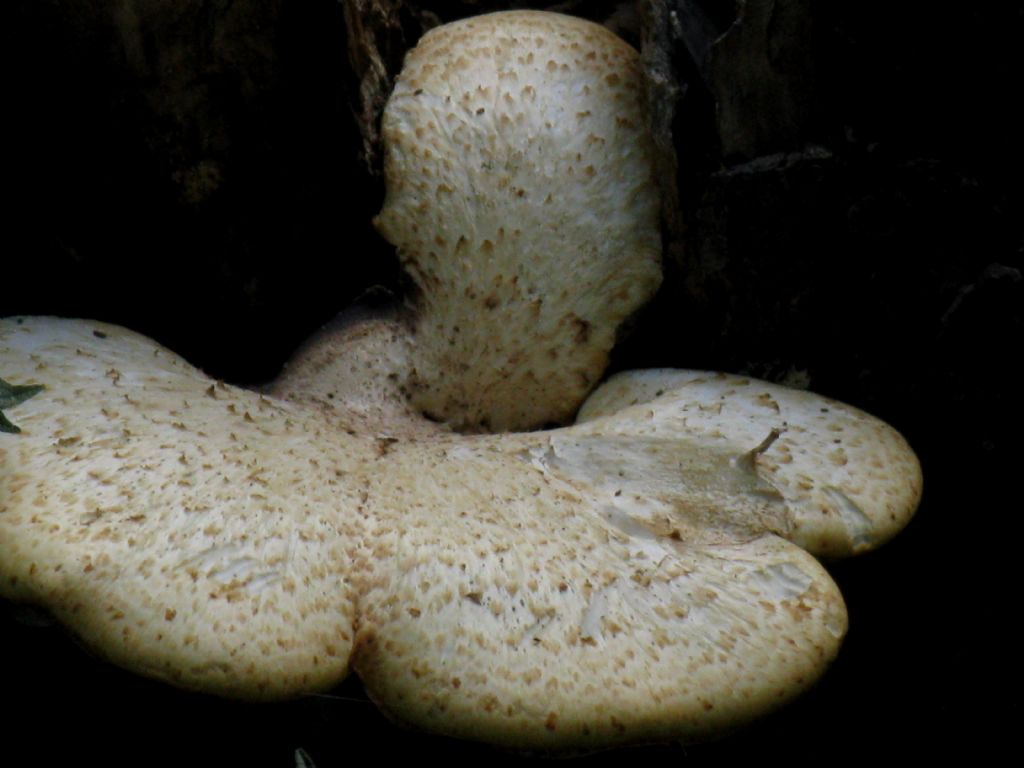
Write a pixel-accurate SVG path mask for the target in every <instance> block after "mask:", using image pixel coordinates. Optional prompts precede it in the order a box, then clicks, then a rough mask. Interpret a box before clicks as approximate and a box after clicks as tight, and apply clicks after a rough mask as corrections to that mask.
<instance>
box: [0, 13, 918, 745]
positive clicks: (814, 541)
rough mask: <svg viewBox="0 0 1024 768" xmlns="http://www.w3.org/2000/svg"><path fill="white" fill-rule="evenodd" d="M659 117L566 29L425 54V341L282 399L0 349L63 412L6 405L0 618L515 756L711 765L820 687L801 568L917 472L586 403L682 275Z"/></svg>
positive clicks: (324, 344)
mask: <svg viewBox="0 0 1024 768" xmlns="http://www.w3.org/2000/svg"><path fill="white" fill-rule="evenodd" d="M591 54H593V55H591ZM531 56H532V58H531ZM470 59H471V60H470ZM513 61H515V62H517V67H516V68H515V69H513V68H512V63H511V62H513ZM471 77H476V78H478V79H479V82H480V83H482V84H483V85H473V82H475V81H471V80H470V78H471ZM488 89H490V90H488ZM531 92H533V93H535V94H536V98H537V100H538V101H542V102H543V105H544V106H543V107H542V108H541V111H540V115H541V116H540V117H538V116H537V115H538V113H537V112H536V111H534V110H535V108H536V107H535V106H533V105H531V102H530V98H531V97H529V96H526V97H524V98H525V99H526V101H525V102H523V101H520V100H519V99H520V97H523V94H529V93H531ZM641 92H642V89H641V84H640V74H639V70H638V68H637V63H636V55H635V53H634V52H632V51H631V49H629V48H628V47H627V46H625V44H624V43H622V42H621V41H619V40H617V38H614V37H613V36H612V35H611V34H610V33H608V32H606V31H604V30H602V29H601V28H600V27H597V26H594V25H592V24H589V23H587V22H583V21H580V20H577V19H571V18H569V17H562V16H554V15H551V14H541V13H511V14H496V15H493V16H486V17H479V18H477V19H474V20H471V21H468V22H462V23H457V24H454V25H449V26H448V27H443V28H440V29H438V30H436V31H434V32H432V33H430V34H428V36H427V37H426V38H425V39H424V41H423V42H422V43H421V45H420V46H419V47H418V48H417V49H416V50H415V51H413V52H412V53H411V54H410V56H409V60H408V63H407V70H406V73H405V74H403V76H402V78H401V80H400V82H399V84H398V86H397V88H396V95H395V97H394V99H393V100H392V103H391V104H390V105H389V107H388V114H387V115H386V116H385V123H384V126H385V135H386V136H387V137H388V142H389V145H388V149H389V156H388V161H387V162H388V174H389V175H388V185H389V192H388V200H387V203H386V205H385V209H384V212H382V214H381V217H380V226H381V229H382V230H383V232H384V233H385V234H386V236H387V237H388V238H389V239H391V240H392V241H393V242H395V243H396V244H397V245H398V246H399V248H400V251H401V254H402V258H403V262H404V263H405V264H406V266H407V268H408V269H409V271H410V273H411V274H412V275H413V277H414V279H415V280H416V281H417V283H418V285H419V288H420V294H419V296H418V298H417V299H416V300H415V301H413V302H412V304H411V309H412V313H411V314H410V315H409V316H410V317H412V318H413V319H412V320H410V321H407V320H405V319H403V318H405V317H406V314H405V313H396V314H394V315H393V316H387V317H380V318H357V319H350V320H347V321H341V322H339V323H338V324H337V325H336V326H334V327H331V328H328V329H325V330H324V331H323V332H322V333H321V334H319V335H318V336H317V337H315V338H314V339H312V340H311V341H310V342H309V344H308V345H307V346H306V347H305V348H303V349H302V350H300V352H299V353H298V354H297V355H296V357H295V359H294V360H293V362H292V363H291V364H290V365H289V367H288V369H287V370H286V371H285V373H284V374H283V375H282V377H281V378H280V379H279V380H278V381H277V382H275V383H274V385H272V386H271V387H270V388H269V389H268V390H267V391H266V392H263V393H259V392H252V391H248V390H244V389H240V388H237V387H233V386H230V385H226V384H223V383H221V382H217V381H212V380H210V379H209V378H208V377H206V376H205V375H204V374H203V373H202V372H200V371H198V370H196V369H195V368H193V367H192V366H190V365H189V364H188V363H187V362H186V361H184V360H183V359H181V358H179V357H177V356H176V355H174V354H173V353H172V352H169V351H168V350H166V349H163V348H161V347H160V346H159V345H157V344H156V343H155V342H153V341H150V340H148V339H145V338H144V337H141V336H139V335H137V334H134V333H132V332H130V331H126V330H124V329H121V328H117V327H114V326H109V325H104V324H102V323H97V322H90V321H83V320H58V319H53V318H12V319H8V320H4V321H0V377H2V378H3V380H4V381H5V382H7V383H8V384H10V385H18V386H24V385H42V386H43V387H45V388H44V389H43V390H42V391H40V392H38V393H35V394H33V395H32V396H30V397H27V398H24V397H23V398H14V397H10V398H8V401H5V402H6V409H5V410H4V415H5V417H6V418H7V419H9V422H10V423H11V424H12V425H15V426H16V427H17V428H19V429H20V430H21V431H20V432H18V433H13V432H10V433H3V434H0V595H2V596H3V597H5V598H7V599H9V600H15V601H21V602H26V603H32V604H36V605H40V606H42V607H44V608H46V609H47V610H49V611H50V612H52V613H53V614H54V615H55V616H56V617H57V618H58V619H59V620H60V621H62V622H63V623H65V624H66V625H67V626H68V627H70V628H71V629H72V630H73V631H75V632H76V633H77V634H78V635H79V636H80V637H81V638H82V639H83V640H84V641H85V642H86V643H87V644H88V645H89V646H91V647H92V648H94V649H96V650H97V651H99V652H100V653H102V654H103V655H105V656H106V657H108V658H109V659H111V660H112V661H113V662H115V663H117V664H119V665H121V666H124V667H126V668H128V669H132V670H135V671H137V672H140V673H142V674H146V675H149V676H153V677H157V678H161V679H165V680H167V681H169V682H172V683H174V684H176V685H181V686H186V687H189V688H194V689H199V690H204V691H209V692H211V693H216V694H222V695H228V696H236V697H243V698H254V699H268V698H279V697H287V696H295V695H300V694H303V693H307V692H312V691H319V690H325V689H327V688H330V687H331V686H332V685H335V684H336V683H338V682H340V681H341V680H342V679H343V678H344V677H345V676H346V674H347V673H348V672H349V671H350V670H351V671H354V672H356V674H358V675H359V677H360V678H361V679H362V681H363V683H364V684H365V686H366V689H367V691H368V693H369V695H370V696H371V698H373V699H374V700H375V701H376V702H377V703H378V704H379V705H380V706H381V707H382V709H384V710H385V711H386V712H387V713H388V714H389V715H391V716H392V717H394V718H395V719H397V720H399V721H401V722H403V723H407V724H411V725H413V726H416V727H420V728H425V729H429V730H432V731H436V732H440V733H444V734H450V735H453V736H459V737H464V738H469V739H476V740H481V741H487V742H492V743H495V744H500V745H504V746H508V747H512V748H517V749H528V750H570V751H585V750H590V749H598V748H603V747H609V746H614V745H619V744H628V743H637V742H649V741H658V740H669V739H684V740H686V739H697V738H703V737H707V736H709V735H712V734H714V733H717V732H720V731H721V730H723V729H727V728H731V727H734V726H736V725H738V724H741V723H743V722H746V721H748V720H750V719H752V718H754V717H756V716H757V715H759V714H762V713H764V712H767V711H769V710H771V709H772V708H774V707H776V706H778V705H779V704H781V703H782V702H784V701H786V700H788V699H790V698H792V697H793V696H794V695H796V694H797V693H799V692H800V691H801V690H804V689H805V688H806V687H808V686H809V685H811V684H812V683H813V682H814V680H815V679H816V678H817V677H818V676H819V675H820V674H821V673H822V672H823V670H824V669H825V667H826V666H827V664H828V663H829V662H830V661H831V659H832V658H833V657H834V656H835V655H836V653H837V652H838V649H839V645H840V642H841V640H842V637H843V635H844V633H845V631H846V612H845V608H844V605H843V601H842V597H841V596H840V594H839V592H838V590H837V588H836V586H835V584H834V583H833V582H832V580H831V578H830V577H829V575H828V573H827V572H826V571H825V570H824V568H823V567H822V566H821V565H820V564H819V563H818V562H817V561H816V560H815V559H814V557H812V555H811V554H808V552H807V551H805V548H806V550H809V551H810V552H813V553H819V554H828V555H842V554H850V553H853V552H857V551H860V550H863V549H867V548H870V547H874V546H877V545H878V544H880V543H882V542H883V541H884V540H885V539H887V538H888V537H890V536H892V535H893V534H894V533H895V532H896V531H897V530H898V529H899V528H900V527H901V526H902V525H904V524H905V523H906V521H907V520H908V519H909V517H910V515H911V514H912V513H913V511H914V508H915V507H916V504H917V499H918V496H919V493H920V484H921V481H920V471H919V468H918V466H917V463H916V459H914V456H913V453H912V452H911V451H910V449H909V448H908V447H907V446H906V444H905V443H904V442H903V440H902V439H901V438H900V437H899V436H898V435H897V434H896V433H895V432H894V431H892V430H891V429H890V428H888V427H887V426H885V425H884V424H882V423H881V422H879V421H877V420H876V419H873V418H872V417H870V416H867V415H866V414H863V413H861V412H859V411H856V410H855V409H852V408H849V407H848V406H843V405H840V404H838V403H835V402H833V401H830V400H826V399H824V398H820V397H818V396H815V395H811V394H809V393H805V392H797V391H793V390H786V389H783V388H781V387H777V386H774V385H770V384H766V383H764V382H758V381H754V380H750V379H740V378H738V377H729V376H723V375H716V374H700V373H694V372H686V371H651V372H635V373H628V374H623V375H621V376H619V377H616V378H613V379H611V380H610V381H609V382H608V383H606V384H604V385H603V386H601V387H600V388H598V389H597V390H596V391H595V392H594V393H593V394H592V395H590V397H589V399H587V400H586V402H585V403H583V400H584V399H585V398H586V396H587V393H588V392H589V391H590V389H591V388H592V386H593V385H594V384H595V383H596V382H597V380H598V379H599V377H600V375H601V372H602V371H603V369H604V366H605V362H606V357H607V352H608V349H609V348H610V346H611V344H612V341H613V339H614V333H615V329H616V327H617V325H618V324H619V323H620V322H621V320H622V319H623V318H625V317H626V316H627V315H628V314H629V313H630V312H631V311H633V310H634V309H635V308H636V307H637V306H638V305H639V304H640V303H642V302H643V301H644V300H645V299H646V298H648V297H649V295H650V294H651V292H653V290H654V289H655V288H656V286H657V283H658V280H659V270H658V262H657V216H656V213H657V198H656V196H655V194H654V192H653V183H652V181H651V174H650V159H649V154H648V149H647V146H646V138H645V135H644V133H643V131H642V130H640V129H639V128H638V126H642V119H643V118H642V102H641V101H640V95H639V94H640V93H641ZM550 93H553V94H554V96H553V97H552V98H553V100H554V103H549V102H548V101H544V97H545V94H550ZM464 94H469V96H468V97H467V98H466V99H463V95H464ZM506 95H508V96H509V97H510V98H509V99H506ZM460 101H465V102H466V103H465V104H459V102H460ZM423 105H426V107H425V108H424V109H420V107H421V106H423ZM480 109H483V110H484V112H482V113H481V112H479V110H480ZM616 110H623V114H622V115H619V116H618V117H617V116H616V115H617V114H618V113H617V112H616ZM583 113H589V114H588V115H585V116H584V117H580V116H579V115H581V114H583ZM503 115H504V116H507V117H508V121H505V120H503ZM609 115H610V116H609ZM485 116H487V117H486V120H487V121H488V124H487V125H485V126H478V125H477V124H476V123H475V122H474V121H475V120H477V119H478V118H479V119H481V120H483V119H484V117H485ZM517 116H518V117H517ZM591 117H592V118H593V121H591V120H590V118H591ZM620 117H621V118H622V119H621V120H620ZM566 121H568V123H569V124H570V128H565V122H566ZM549 124H550V125H549ZM581 125H583V126H584V127H582V128H581V127H580V126H581ZM503 126H504V127H503ZM563 130H564V131H565V133H559V131H563ZM552 132H555V133H552ZM588 132H591V133H592V134H593V136H594V137H595V141H593V142H589V143H597V144H601V142H600V141H597V139H603V140H604V142H605V144H604V145H603V146H604V149H603V150H602V151H601V153H599V154H600V158H598V157H597V156H596V155H595V156H594V158H593V159H590V158H589V157H588V156H586V155H585V154H584V153H585V146H584V145H585V144H587V143H588V140H587V139H586V136H587V135H588ZM418 134H422V137H423V140H424V141H425V143H421V144H416V145H414V146H415V147H416V148H413V147H412V146H407V145H406V144H405V143H404V142H406V141H407V140H411V139H410V137H413V136H417V135H418ZM567 136H572V137H574V140H579V142H580V144H579V146H577V145H575V144H574V145H572V148H571V149H570V150H569V151H568V154H566V153H565V152H563V151H562V150H564V149H565V145H566V142H568V141H569V139H568V138H566V137H567ZM449 145H450V146H451V147H454V149H450V148H449ZM424 147H429V148H430V149H429V153H428V152H427V150H426V149H424ZM467 147H468V148H467ZM481 147H485V148H486V151H485V150H484V149H481ZM517 148H518V149H517ZM520 151H521V152H522V153H523V154H522V156H520V155H517V154H516V153H517V152H520ZM531 153H533V155H532V156H531V158H530V159H529V161H527V159H526V158H527V156H528V155H531ZM552 155H554V156H552ZM577 156H579V157H580V158H581V159H579V160H577V159H576V158H577ZM509 157H516V158H518V159H517V160H516V161H515V162H514V163H511V161H509V165H508V166H506V169H507V170H506V172H505V173H504V175H503V174H502V173H501V172H499V173H497V174H496V175H494V174H491V173H490V172H491V171H494V170H495V166H494V164H495V163H500V162H503V161H504V160H503V159H507V158H509ZM411 158H418V159H415V160H413V159H411ZM482 163H490V164H491V167H490V168H487V169H484V170H487V171H488V173H483V171H482V170H481V169H482V168H483V166H482V165H481V164H482ZM417 164H419V165H421V166H422V168H421V171H422V173H421V174H420V175H417V174H416V172H415V171H413V170H410V167H411V166H416V165H417ZM581 164H582V165H581ZM591 165H592V166H593V174H591V173H590V172H589V171H587V168H588V167H589V166H591ZM513 166H514V167H513ZM570 170H571V172H570ZM603 177H605V178H607V177H611V178H612V179H614V184H615V185H616V186H615V187H614V188H613V190H612V191H607V190H606V189H605V188H604V187H601V186H600V180H601V179H602V178H603ZM410 179H411V180H410ZM424 179H427V180H429V181H427V180H424ZM503 180H504V181H503ZM556 181H558V182H559V183H560V184H561V185H562V186H561V187H558V188H557V189H556V188H555V186H554V185H555V184H556ZM592 184H593V185H594V189H597V190H599V191H598V192H597V193H596V195H597V201H596V202H593V203H590V202H588V201H589V200H590V198H589V197H585V196H586V195H589V194H590V192H589V191H586V190H590V188H591V185H592ZM581 185H582V187H583V188H585V189H581V188H580V187H581ZM441 187H444V188H445V190H448V189H450V192H449V191H445V190H441V193H440V196H439V189H440V188H441ZM545 188H550V189H552V190H555V191H556V192H557V194H554V193H552V194H551V199H552V201H551V202H546V201H547V197H548V195H547V194H545V193H544V192H543V190H544V189H545ZM513 189H523V190H526V191H527V194H524V195H522V196H520V195H518V194H517V193H515V192H514V191H512V190H513ZM505 195H508V197H505ZM575 195H579V196H581V197H580V199H579V200H577V201H576V202H573V198H574V196H575ZM454 198H458V200H454ZM439 200H440V201H442V203H438V202H437V201H439ZM524 200H530V201H532V203H529V204H528V203H527V202H523V201H524ZM581 204H582V205H583V208H584V209H585V212H584V213H579V211H580V208H579V206H580V205H581ZM435 206H439V207H438V209H437V210H435ZM474 206H477V207H479V208H481V209H482V210H483V211H484V213H483V214H481V215H480V217H477V215H476V214H475V213H474V212H473V210H472V209H473V207H474ZM551 211H554V213H550V212H551ZM531 216H532V217H534V218H535V219H538V218H539V219H541V220H543V221H545V222H546V224H545V226H546V227H547V230H544V229H543V228H541V230H542V231H541V232H540V233H538V230H537V228H531V227H530V226H529V224H530V217H531ZM581 216H582V219H580V218H579V217H581ZM552 217H553V218H552ZM602 227H603V229H600V231H597V228H602ZM517 230H519V231H518V234H517ZM502 231H504V235H502ZM503 237H504V239H503ZM552 238H553V239H552ZM559 238H561V239H559ZM577 238H581V239H579V240H577ZM439 241H444V242H443V243H441V242H439ZM460 242H461V243H463V244H462V245H460ZM488 243H490V245H489V246H488V245H487V244H488ZM552 243H553V244H552ZM576 243H580V244H576ZM545 244H548V245H549V246H550V247H546V245H545ZM488 290H490V291H491V293H488V292H487V291H488ZM492 297H493V299H494V301H491V298H492ZM456 326H457V328H458V330H455V329H456ZM584 328H585V329H586V332H585V333H584V332H582V331H581V329H584ZM534 331H536V333H537V336H536V338H534V337H532V336H531V335H530V334H531V333H533V332H534ZM16 400H17V402H15V401H16ZM581 403H583V408H582V411H581V412H580V415H579V418H578V419H577V422H576V424H575V425H573V426H569V427H563V428H560V429H549V430H546V431H529V432H528V431H513V430H526V429H531V428H535V427H537V426H540V425H543V424H545V423H547V422H551V421H559V420H564V419H566V418H567V417H568V416H570V415H571V414H572V413H573V412H575V411H576V410H577V409H578V408H579V406H580V405H581ZM424 412H426V413H428V414H429V415H431V416H432V417H433V418H434V419H443V420H444V421H446V422H447V423H438V422H437V421H436V420H431V419H427V418H424V416H422V415H421V414H422V413H424ZM485 427H490V428H498V427H501V428H502V429H505V430H509V431H507V432H504V433H500V434H467V432H473V431H478V430H480V429H483V428H485ZM453 428H455V429H461V430H462V432H457V431H455V429H453ZM343 727H344V725H343V724H339V729H343Z"/></svg>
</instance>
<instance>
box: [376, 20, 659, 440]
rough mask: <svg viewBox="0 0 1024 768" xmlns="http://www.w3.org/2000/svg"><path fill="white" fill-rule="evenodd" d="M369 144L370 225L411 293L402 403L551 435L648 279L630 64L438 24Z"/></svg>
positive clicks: (557, 23)
mask: <svg viewBox="0 0 1024 768" xmlns="http://www.w3.org/2000/svg"><path fill="white" fill-rule="evenodd" d="M382 133H383V137H384V141H385V145H386V155H385V175H386V182H387V196H386V199H385V202H384V207H383V210H382V211H381V212H380V214H379V215H378V216H377V218H376V220H375V223H376V226H377V228H378V230H379V231H380V232H381V234H383V235H384V237H386V238H387V239H388V240H389V241H390V242H391V243H393V244H394V245H395V246H397V248H398V253H399V257H400V259H401V261H402V265H403V266H404V268H405V269H406V270H407V271H408V273H409V274H410V275H411V276H412V278H413V280H414V281H415V283H416V285H417V286H418V287H419V289H420V293H419V296H418V297H417V299H416V307H415V309H416V313H417V316H418V320H417V323H416V326H415V336H416V338H415V353H414V360H413V363H414V365H413V369H412V373H411V376H410V381H409V385H410V389H411V393H412V402H413V404H414V405H415V406H416V407H418V408H420V409H421V410H423V411H425V412H426V413H428V414H430V415H431V416H432V417H434V418H436V419H440V420H443V421H445V422H448V423H450V424H452V425H454V426H455V427H457V428H459V429H462V430H468V431H480V430H483V431H488V430H493V431H507V430H512V429H530V428H535V427H538V426H543V425H545V424H549V423H552V422H554V423H559V422H564V421H567V420H569V419H570V418H571V417H572V415H573V414H574V413H575V411H576V409H577V408H578V407H579V404H580V403H581V402H582V401H583V398H584V397H585V396H586V394H587V392H589V390H590V389H591V388H592V387H593V386H594V385H595V384H596V383H597V381H598V379H599V378H600V376H601V374H602V372H603V371H604V368H605V366H606V364H607V357H608V352H609V351H610V349H611V347H612V344H613V343H614V340H615V330H616V328H617V327H618V326H619V324H620V323H621V322H622V321H623V320H624V319H625V318H626V317H628V316H629V315H630V314H631V313H632V312H634V311H635V310H636V309H637V308H638V307H639V306H640V305H642V304H643V303H644V302H645V301H647V299H648V298H650V296H651V295H652V294H653V293H654V291H655V290H656V289H657V287H658V285H659V283H660V281H661V267H660V250H661V243H660V237H659V231H658V206H659V203H658V195H657V191H656V188H655V184H654V181H653V176H652V159H651V158H652V149H651V140H650V137H649V134H648V124H647V116H646V110H645V105H644V88H643V80H642V74H641V69H640V64H639V57H638V54H637V52H636V51H635V50H634V49H633V48H631V47H630V46H629V45H628V44H626V43H625V42H623V41H622V40H621V39H619V38H618V37H616V36H615V35H614V34H612V33H611V32H609V31H608V30H606V29H604V28H603V27H600V26H598V25H596V24H593V23H591V22H588V21H584V20H582V19H578V18H573V17H570V16H562V15H558V14H552V13H543V12H536V11H522V12H507V13H496V14H489V15H484V16H477V17H473V18H469V19H465V20H463V21H458V22H455V23H452V24H448V25H445V26H442V27H438V28H436V29H434V30H431V31H430V32H428V33H427V34H426V35H424V37H423V38H422V40H421V41H420V42H419V44H418V45H417V46H416V47H415V48H414V49H413V50H412V51H410V52H409V54H408V55H407V57H406V60H405V65H404V68H403V70H402V73H401V75H400V76H399V78H398V81H397V82H396V84H395V90H394V93H393V94H392V96H391V98H390V100H389V101H388V104H387V107H386V109H385V112H384V117H383V128H382Z"/></svg>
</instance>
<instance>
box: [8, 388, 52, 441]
mask: <svg viewBox="0 0 1024 768" xmlns="http://www.w3.org/2000/svg"><path fill="white" fill-rule="evenodd" d="M42 391H43V385H42V384H8V383H7V382H6V381H4V380H3V379H0V432H7V433H9V434H15V435H16V434H18V433H19V432H21V430H20V429H19V428H18V427H17V426H15V425H14V424H12V423H11V422H10V420H8V418H7V417H6V416H4V414H3V410H4V409H5V408H13V407H14V406H16V405H20V404H21V403H24V402H25V401H26V400H28V399H29V398H30V397H35V396H36V395H38V394H39V393H40V392H42Z"/></svg>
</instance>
